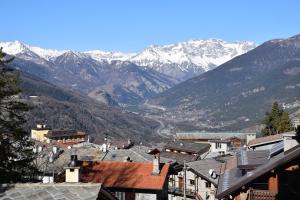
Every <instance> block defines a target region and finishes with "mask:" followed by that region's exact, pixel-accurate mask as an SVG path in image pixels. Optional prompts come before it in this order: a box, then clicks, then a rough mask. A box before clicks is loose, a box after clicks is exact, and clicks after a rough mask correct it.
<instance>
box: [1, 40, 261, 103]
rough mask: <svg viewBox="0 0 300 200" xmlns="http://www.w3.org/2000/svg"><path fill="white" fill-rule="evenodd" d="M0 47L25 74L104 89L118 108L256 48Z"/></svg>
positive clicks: (214, 44)
mask: <svg viewBox="0 0 300 200" xmlns="http://www.w3.org/2000/svg"><path fill="white" fill-rule="evenodd" d="M0 46H2V47H3V49H4V51H5V52H7V53H8V54H11V55H14V56H16V58H17V59H16V60H15V62H14V65H15V66H16V67H17V68H18V69H20V70H23V71H25V72H28V73H31V74H34V75H36V76H39V77H41V78H43V79H45V80H47V81H49V82H50V83H53V84H56V85H59V86H61V87H66V88H68V89H70V90H77V91H81V92H84V93H85V94H88V95H90V96H91V97H95V94H96V93H97V94H99V92H100V91H101V92H100V93H101V94H105V93H106V94H105V95H104V96H110V97H111V99H112V100H113V101H114V102H117V103H118V104H119V105H136V104H140V103H142V102H144V101H145V100H146V99H148V98H151V97H153V96H155V95H157V94H159V93H161V92H163V91H165V90H167V89H169V88H171V87H173V86H174V85H175V84H177V83H179V82H181V81H183V80H186V79H188V78H190V77H194V76H196V75H198V74H201V73H203V72H206V71H208V70H211V69H213V68H215V67H216V66H217V65H219V64H221V63H223V62H226V61H227V60H229V59H231V58H233V57H235V56H238V55H240V54H243V53H245V52H247V51H249V50H250V49H253V48H254V47H255V44H254V43H253V42H236V43H228V42H225V41H223V40H219V39H208V40H191V41H188V42H181V43H177V44H173V45H166V46H150V47H147V48H146V49H145V50H144V51H142V52H140V53H121V52H103V51H99V50H95V51H87V52H77V51H72V50H60V51H59V50H50V49H43V48H40V47H32V46H29V45H27V44H24V43H21V42H19V41H15V42H1V43H0ZM96 99H99V98H96ZM100 99H101V98H100Z"/></svg>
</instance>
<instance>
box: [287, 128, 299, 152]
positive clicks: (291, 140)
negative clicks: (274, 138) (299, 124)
mask: <svg viewBox="0 0 300 200" xmlns="http://www.w3.org/2000/svg"><path fill="white" fill-rule="evenodd" d="M298 144H299V142H298V141H297V140H296V134H295V133H294V132H288V133H283V146H284V151H287V150H289V149H291V148H293V147H294V146H297V145H298Z"/></svg>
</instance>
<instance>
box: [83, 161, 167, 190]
mask: <svg viewBox="0 0 300 200" xmlns="http://www.w3.org/2000/svg"><path fill="white" fill-rule="evenodd" d="M169 168H170V164H169V163H166V164H163V165H162V167H161V172H160V174H159V175H152V163H138V162H111V161H93V162H88V161H84V162H83V163H82V168H81V177H80V178H81V181H82V182H92V183H102V184H103V185H104V186H105V187H108V188H109V187H118V188H130V189H151V190H161V189H162V188H163V186H164V183H165V181H167V175H168V171H169Z"/></svg>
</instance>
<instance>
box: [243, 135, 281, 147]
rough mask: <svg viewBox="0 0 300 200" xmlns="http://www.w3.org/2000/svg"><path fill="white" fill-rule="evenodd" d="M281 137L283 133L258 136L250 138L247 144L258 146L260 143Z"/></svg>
mask: <svg viewBox="0 0 300 200" xmlns="http://www.w3.org/2000/svg"><path fill="white" fill-rule="evenodd" d="M282 139H283V134H276V135H270V136H266V137H260V138H256V139H253V140H250V141H249V143H248V146H250V147H252V146H259V145H262V144H268V143H273V142H277V141H281V140H282Z"/></svg>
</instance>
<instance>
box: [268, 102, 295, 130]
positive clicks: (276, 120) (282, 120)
mask: <svg viewBox="0 0 300 200" xmlns="http://www.w3.org/2000/svg"><path fill="white" fill-rule="evenodd" d="M263 124H265V128H264V129H263V130H262V132H263V134H264V135H274V134H278V133H283V132H287V131H291V130H293V128H292V125H291V121H290V118H289V115H288V113H287V112H285V111H283V109H282V108H281V107H280V106H279V104H278V103H277V102H274V103H273V106H272V110H271V112H267V113H266V116H265V118H264V120H263Z"/></svg>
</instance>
